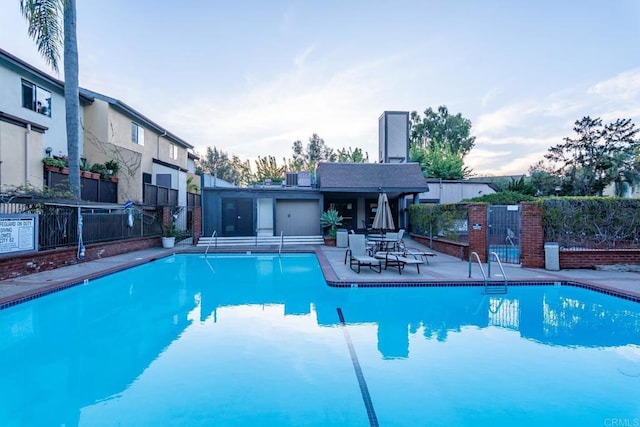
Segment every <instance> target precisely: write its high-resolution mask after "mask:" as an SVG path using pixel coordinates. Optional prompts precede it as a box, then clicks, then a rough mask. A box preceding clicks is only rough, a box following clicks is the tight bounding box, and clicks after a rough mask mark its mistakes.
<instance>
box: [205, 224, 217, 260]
mask: <svg viewBox="0 0 640 427" xmlns="http://www.w3.org/2000/svg"><path fill="white" fill-rule="evenodd" d="M214 238H215V248H216V249H218V231H217V230H213V233H212V234H211V238H210V239H209V242H207V249H205V251H204V256H205V257H206V256H207V252H209V246H211V240H213V239H214Z"/></svg>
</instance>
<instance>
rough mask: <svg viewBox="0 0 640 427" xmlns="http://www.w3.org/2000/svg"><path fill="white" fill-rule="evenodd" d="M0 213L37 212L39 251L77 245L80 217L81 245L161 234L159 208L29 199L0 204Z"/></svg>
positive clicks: (160, 213)
mask: <svg viewBox="0 0 640 427" xmlns="http://www.w3.org/2000/svg"><path fill="white" fill-rule="evenodd" d="M78 210H80V216H79V215H78ZM0 213H6V214H12V213H31V214H38V229H39V230H38V232H39V236H38V239H39V249H40V250H46V249H53V248H57V247H65V246H73V245H77V244H78V241H79V239H78V221H79V219H80V218H81V219H82V240H83V242H84V244H89V243H99V242H108V241H115V240H123V239H128V238H132V237H145V236H159V235H160V234H161V222H162V211H160V210H156V209H139V208H137V207H134V208H131V209H130V210H129V209H123V208H122V206H113V205H105V206H100V205H87V204H81V205H77V204H76V205H74V204H71V203H69V204H65V203H52V202H45V201H33V200H31V201H24V202H16V201H12V202H11V203H0Z"/></svg>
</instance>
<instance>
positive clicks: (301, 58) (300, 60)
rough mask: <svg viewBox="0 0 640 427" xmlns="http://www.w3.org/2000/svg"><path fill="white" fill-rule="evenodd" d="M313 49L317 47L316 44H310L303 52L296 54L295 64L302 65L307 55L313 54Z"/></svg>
mask: <svg viewBox="0 0 640 427" xmlns="http://www.w3.org/2000/svg"><path fill="white" fill-rule="evenodd" d="M313 49H315V45H311V46H308V47H307V48H306V49H305V50H304V51H303V52H302V53H301V54H299V55H298V56H296V57H295V59H294V60H293V63H294V64H295V66H296V67H302V66H303V65H304V63H305V62H306V60H307V57H308V56H309V55H311V52H313Z"/></svg>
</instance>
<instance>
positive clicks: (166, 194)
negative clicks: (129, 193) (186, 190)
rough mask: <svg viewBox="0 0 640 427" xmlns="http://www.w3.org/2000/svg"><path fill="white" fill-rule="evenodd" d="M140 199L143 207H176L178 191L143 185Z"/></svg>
mask: <svg viewBox="0 0 640 427" xmlns="http://www.w3.org/2000/svg"><path fill="white" fill-rule="evenodd" d="M142 199H143V202H144V204H145V205H152V206H178V190H174V189H173V188H169V187H161V186H158V185H153V184H144V187H143V191H142Z"/></svg>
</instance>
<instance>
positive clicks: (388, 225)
mask: <svg viewBox="0 0 640 427" xmlns="http://www.w3.org/2000/svg"><path fill="white" fill-rule="evenodd" d="M372 228H373V229H376V230H382V231H385V230H395V229H396V226H395V225H394V224H393V217H392V216H391V208H390V207H389V199H388V198H387V193H380V195H379V196H378V210H377V211H376V216H375V217H374V218H373V224H372Z"/></svg>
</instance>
